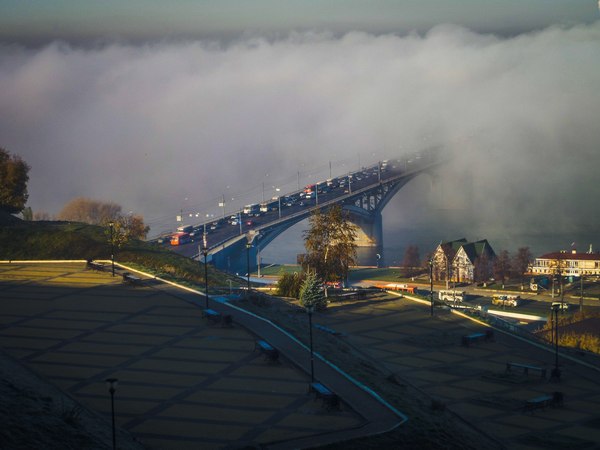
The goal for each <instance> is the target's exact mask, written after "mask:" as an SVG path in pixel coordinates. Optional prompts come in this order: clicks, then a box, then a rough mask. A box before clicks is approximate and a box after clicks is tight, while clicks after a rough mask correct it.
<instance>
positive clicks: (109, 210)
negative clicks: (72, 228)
mask: <svg viewBox="0 0 600 450" xmlns="http://www.w3.org/2000/svg"><path fill="white" fill-rule="evenodd" d="M119 217H121V206H120V205H117V204H116V203H111V202H101V201H98V200H92V199H90V198H85V197H77V198H74V199H73V200H71V201H70V202H69V203H67V204H66V205H65V206H64V207H63V209H62V210H61V211H60V213H58V217H57V218H58V220H69V221H74V222H83V223H89V224H90V225H104V224H107V223H108V222H110V221H111V220H112V221H115V220H117V219H118V218H119Z"/></svg>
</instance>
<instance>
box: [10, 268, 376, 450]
mask: <svg viewBox="0 0 600 450" xmlns="http://www.w3.org/2000/svg"><path fill="white" fill-rule="evenodd" d="M255 339H256V337H255V336H254V335H252V334H251V333H250V332H248V331H247V330H245V329H244V328H242V327H240V326H234V327H232V328H222V327H221V326H220V325H209V324H208V323H207V321H206V319H202V318H201V314H200V308H199V307H198V306H196V305H194V304H191V303H188V302H186V301H184V300H182V299H181V298H178V297H175V296H173V295H170V294H169V293H168V292H165V291H163V290H160V289H156V288H154V287H153V286H152V285H151V283H150V284H148V285H145V286H138V287H134V286H131V285H128V284H124V283H123V282H122V280H121V278H120V277H115V278H113V277H112V276H111V275H110V273H106V272H93V271H89V270H85V264H84V263H73V264H65V263H61V264H1V265H0V342H1V343H2V344H1V345H2V347H3V349H4V350H5V351H6V352H8V353H9V354H10V355H11V356H13V357H14V358H16V359H18V360H19V361H21V362H22V363H23V364H25V365H27V366H28V367H30V368H31V369H33V370H34V371H35V372H37V373H38V374H40V375H41V376H43V377H45V378H46V379H47V380H49V381H50V382H51V383H53V384H55V385H57V386H58V387H60V388H62V389H63V390H64V391H66V392H68V393H69V394H71V395H72V396H73V397H74V398H76V399H77V400H78V401H80V402H81V403H82V404H84V405H85V406H87V407H89V408H90V409H92V410H95V411H98V412H100V413H103V414H105V415H106V416H108V415H109V414H110V399H109V395H108V391H107V387H106V385H105V381H104V380H105V379H106V378H110V377H114V378H118V379H119V384H118V387H117V392H116V394H115V409H116V415H117V425H118V426H120V427H122V428H124V429H126V430H129V431H130V432H131V433H133V435H134V436H136V437H137V438H138V439H139V440H141V441H142V443H144V444H147V445H149V446H150V447H152V448H155V449H187V448H189V449H197V448H203V449H206V448H224V447H241V446H244V445H256V444H273V443H276V442H278V441H283V440H289V439H298V438H302V437H306V436H313V435H319V434H322V433H324V432H330V431H335V430H338V431H339V430H346V429H355V428H356V427H359V426H361V425H363V424H364V423H365V420H364V419H363V417H361V416H360V415H358V414H357V413H355V412H354V411H352V410H351V409H350V408H348V407H347V406H345V405H342V408H341V410H340V411H335V410H333V411H327V409H325V408H323V405H322V404H321V403H320V402H319V401H315V400H314V399H313V397H312V396H310V395H307V386H308V381H309V378H308V376H307V375H306V374H305V373H304V372H302V371H300V370H298V369H297V368H296V366H294V365H292V364H291V363H290V362H289V361H287V360H286V359H285V358H280V362H279V363H275V364H273V363H270V362H268V361H266V360H265V359H264V356H263V355H261V354H259V353H258V352H255V351H254V342H255Z"/></svg>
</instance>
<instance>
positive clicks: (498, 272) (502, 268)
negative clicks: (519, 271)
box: [493, 250, 510, 287]
mask: <svg viewBox="0 0 600 450" xmlns="http://www.w3.org/2000/svg"><path fill="white" fill-rule="evenodd" d="M493 271H494V278H496V280H500V281H501V282H502V287H504V282H505V281H506V279H507V278H508V277H509V275H510V255H509V254H508V251H506V250H503V251H501V252H500V254H499V255H498V257H497V258H496V259H495V260H494V266H493Z"/></svg>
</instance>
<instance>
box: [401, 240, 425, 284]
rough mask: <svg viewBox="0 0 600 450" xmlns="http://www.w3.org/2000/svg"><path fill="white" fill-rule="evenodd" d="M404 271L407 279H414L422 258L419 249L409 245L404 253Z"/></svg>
mask: <svg viewBox="0 0 600 450" xmlns="http://www.w3.org/2000/svg"><path fill="white" fill-rule="evenodd" d="M402 265H403V266H404V271H405V274H406V276H407V277H412V276H413V275H414V273H415V268H418V267H420V265H421V258H420V257H419V247H417V246H416V245H409V246H408V247H407V248H406V251H405V252H404V260H403V261H402Z"/></svg>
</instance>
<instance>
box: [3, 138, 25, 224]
mask: <svg viewBox="0 0 600 450" xmlns="http://www.w3.org/2000/svg"><path fill="white" fill-rule="evenodd" d="M28 181H29V166H28V165H27V163H25V161H23V160H22V159H21V157H19V156H16V155H11V154H10V153H9V152H8V151H6V150H5V149H3V148H0V210H1V211H4V212H7V213H9V214H15V213H18V212H21V211H22V210H23V208H24V207H25V203H27V199H28V198H29V194H28V193H27V182H28Z"/></svg>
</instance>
